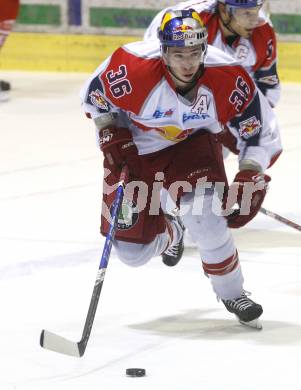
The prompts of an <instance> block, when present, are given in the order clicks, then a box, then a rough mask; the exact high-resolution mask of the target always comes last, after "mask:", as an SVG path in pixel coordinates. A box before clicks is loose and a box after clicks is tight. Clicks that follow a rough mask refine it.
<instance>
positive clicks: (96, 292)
mask: <svg viewBox="0 0 301 390" xmlns="http://www.w3.org/2000/svg"><path fill="white" fill-rule="evenodd" d="M127 181H128V168H127V167H126V166H124V167H123V169H122V171H121V174H120V181H119V184H118V188H117V192H116V196H115V200H114V204H113V210H112V213H111V214H112V215H111V217H112V219H111V223H110V229H109V232H108V234H107V237H106V241H105V244H104V248H103V251H102V256H101V260H100V264H99V267H98V271H97V276H96V280H95V284H94V288H93V293H92V297H91V301H90V305H89V310H88V313H87V317H86V322H85V326H84V330H83V333H82V337H81V339H80V341H79V342H74V341H70V340H67V339H65V338H64V337H61V336H59V335H57V334H55V333H52V332H49V331H48V330H45V329H43V330H42V332H41V336H40V345H41V347H43V348H46V349H50V350H51V351H55V352H59V353H62V354H65V355H70V356H76V357H81V356H83V354H84V353H85V350H86V347H87V343H88V341H89V337H90V333H91V330H92V325H93V322H94V318H95V313H96V309H97V304H98V300H99V296H100V292H101V289H102V285H103V282H104V278H105V273H106V269H107V266H108V262H109V257H110V253H111V249H112V242H113V239H114V236H115V232H116V226H117V221H118V214H119V210H120V207H121V204H122V200H123V195H124V189H125V185H126V183H127Z"/></svg>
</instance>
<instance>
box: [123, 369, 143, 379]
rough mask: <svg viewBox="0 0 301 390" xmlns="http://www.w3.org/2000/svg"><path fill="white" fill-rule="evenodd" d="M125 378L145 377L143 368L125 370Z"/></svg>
mask: <svg viewBox="0 0 301 390" xmlns="http://www.w3.org/2000/svg"><path fill="white" fill-rule="evenodd" d="M125 373H126V375H127V376H132V377H137V376H145V369H144V368H127V369H126V370H125Z"/></svg>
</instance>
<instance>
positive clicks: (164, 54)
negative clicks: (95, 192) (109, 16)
mask: <svg viewBox="0 0 301 390" xmlns="http://www.w3.org/2000/svg"><path fill="white" fill-rule="evenodd" d="M159 39H160V42H158V41H151V42H146V41H142V42H134V43H130V44H127V45H125V46H123V47H121V48H119V49H117V50H116V51H115V52H114V53H113V54H112V55H111V56H110V57H109V58H108V59H107V60H105V61H104V62H103V63H102V64H101V65H100V66H99V67H98V69H97V70H96V71H95V73H94V74H93V75H92V76H91V78H90V79H89V80H88V81H87V83H86V84H85V86H84V87H83V89H82V91H81V99H82V104H83V108H84V110H85V112H86V115H87V116H88V117H89V118H92V119H93V121H94V123H95V125H96V129H97V136H98V142H99V145H100V149H101V150H102V152H103V155H104V172H105V174H104V184H103V189H104V191H103V192H104V193H103V211H102V224H101V231H102V234H104V235H105V234H106V233H107V231H108V219H109V218H108V217H107V216H108V214H109V211H108V210H110V207H111V206H112V203H113V200H114V192H115V191H114V189H116V183H118V179H119V174H120V170H121V167H122V164H124V163H125V164H126V165H127V166H128V167H129V171H130V176H131V179H132V181H131V182H130V183H129V184H128V188H127V190H128V189H129V191H128V192H126V198H125V200H124V202H123V206H122V217H121V218H120V219H119V222H118V230H117V233H116V236H115V241H114V243H113V245H114V248H115V250H116V253H117V255H118V257H119V258H120V260H121V261H123V262H124V263H126V264H128V265H130V266H133V267H136V266H141V265H143V264H145V263H147V262H148V261H149V260H150V259H151V258H152V257H154V256H159V255H162V259H163V262H164V263H165V264H166V265H169V266H174V265H176V264H177V263H178V261H179V260H180V259H181V256H182V254H183V232H184V226H185V228H186V229H188V230H189V232H190V234H191V236H192V237H193V239H194V241H195V242H197V243H198V246H199V250H200V256H201V261H202V266H203V270H204V272H205V274H206V275H207V276H208V277H209V278H210V280H211V283H212V286H213V290H214V292H215V293H216V295H217V296H218V297H219V298H220V299H221V300H222V302H223V303H224V305H225V307H226V308H227V310H228V311H230V312H231V313H234V314H235V315H236V316H237V317H238V318H239V320H240V321H242V322H244V323H247V324H249V325H250V324H252V325H253V323H254V321H255V323H256V319H257V318H258V317H259V316H260V315H261V314H262V307H261V305H259V304H257V303H255V302H253V301H252V300H251V299H249V297H248V296H247V295H246V293H245V291H244V288H243V281H244V280H243V275H242V270H241V266H240V263H239V256H238V252H237V249H236V246H235V243H234V241H233V237H232V234H231V231H230V229H229V227H231V228H239V227H241V226H244V225H245V224H246V223H248V222H249V221H250V220H252V219H253V218H254V216H255V215H256V214H257V212H258V210H259V208H260V206H261V204H262V202H263V200H264V198H265V194H266V189H267V185H268V182H269V181H270V177H269V176H268V175H267V174H265V173H264V172H265V170H266V169H267V168H268V167H269V166H271V165H272V164H273V162H274V161H275V160H276V158H277V157H278V156H279V154H280V153H281V142H280V138H279V132H278V128H277V124H276V121H275V120H274V118H275V116H274V113H273V110H272V109H271V107H270V106H269V104H268V103H267V101H266V99H265V98H264V97H263V95H262V94H261V92H260V91H259V90H258V89H257V88H256V86H255V84H254V82H253V81H252V79H251V78H250V76H249V75H248V73H247V72H246V71H245V70H244V69H243V68H242V67H241V66H236V65H235V62H234V60H233V58H232V57H229V56H227V55H226V54H224V53H223V52H222V51H220V50H218V49H216V48H214V47H212V46H209V45H207V30H206V28H205V27H204V24H203V22H202V20H201V18H200V17H199V15H198V13H197V12H196V11H195V10H193V9H189V10H178V11H175V12H167V13H166V14H165V15H164V17H163V20H162V23H161V25H160V29H159ZM225 125H227V126H228V127H229V129H231V132H233V135H234V136H235V137H236V141H237V148H238V149H239V151H240V153H239V171H238V173H237V174H236V176H235V179H234V183H233V184H232V185H231V186H230V187H228V185H227V178H226V174H225V169H224V163H223V157H222V152H221V144H220V143H219V141H218V135H219V134H220V133H221V132H222V130H223V126H225ZM218 183H224V184H225V185H226V189H227V190H226V191H225V193H224V196H223V205H224V208H225V210H226V214H228V211H229V209H230V208H231V207H232V204H233V203H235V200H236V201H237V202H236V203H237V204H238V205H240V206H241V209H240V211H239V210H238V212H237V211H236V212H235V213H231V214H229V215H228V216H227V217H224V216H223V214H222V213H220V212H216V209H217V208H216V206H215V202H217V203H218V204H219V210H220V208H221V205H220V202H218V197H216V196H215V195H216V191H215V186H214V184H218ZM160 185H162V186H164V187H165V188H166V189H168V191H170V192H171V193H172V196H173V197H174V198H176V200H177V204H178V205H179V210H180V211H179V215H180V216H172V215H169V216H166V215H164V213H163V212H162V209H161V208H160V207H158V209H157V210H156V207H155V206H156V205H157V203H158V196H156V194H157V193H158V191H157V192H156V191H154V189H156V188H158V187H160ZM246 186H247V187H248V186H249V187H250V186H252V188H253V191H251V193H250V192H249V195H250V197H249V202H245V197H244V195H243V192H242V191H243V188H245V187H246ZM205 187H206V188H205ZM201 188H202V189H203V190H204V191H203V193H202V196H201V195H200V193H201V191H199V190H200V189H201ZM233 188H237V189H238V195H237V199H236V198H235V199H234V198H233V197H231V196H230V194H231V193H232V189H233ZM138 190H139V191H138ZM129 193H131V195H133V196H129V195H127V194H129ZM232 194H233V193H232ZM233 199H234V201H233ZM243 203H248V207H247V209H245V210H244V211H242V209H243Z"/></svg>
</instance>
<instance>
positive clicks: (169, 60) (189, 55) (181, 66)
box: [163, 46, 202, 86]
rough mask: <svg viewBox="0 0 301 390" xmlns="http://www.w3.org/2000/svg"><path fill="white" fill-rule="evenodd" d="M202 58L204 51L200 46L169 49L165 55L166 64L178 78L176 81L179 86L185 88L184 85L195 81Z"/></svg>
mask: <svg viewBox="0 0 301 390" xmlns="http://www.w3.org/2000/svg"><path fill="white" fill-rule="evenodd" d="M201 57H202V49H201V47H200V46H192V47H168V49H167V52H166V53H165V54H164V55H163V58H164V61H165V63H166V64H167V65H168V66H169V67H170V68H171V71H172V74H173V75H174V76H176V78H177V80H176V79H175V83H176V84H177V86H183V84H185V83H189V82H191V81H192V80H193V77H194V76H195V74H196V73H197V71H198V70H199V67H200V63H201ZM181 81H182V82H183V83H181Z"/></svg>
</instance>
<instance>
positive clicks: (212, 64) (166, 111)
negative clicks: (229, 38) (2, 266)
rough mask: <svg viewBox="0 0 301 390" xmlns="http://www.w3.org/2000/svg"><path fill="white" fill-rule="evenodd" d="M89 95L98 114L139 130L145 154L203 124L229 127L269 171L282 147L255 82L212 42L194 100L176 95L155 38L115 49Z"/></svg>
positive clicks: (85, 96)
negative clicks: (114, 117) (109, 115)
mask: <svg viewBox="0 0 301 390" xmlns="http://www.w3.org/2000/svg"><path fill="white" fill-rule="evenodd" d="M82 100H83V103H84V109H85V111H86V113H88V114H89V116H91V117H92V118H94V119H96V118H98V117H101V116H103V115H108V113H112V114H116V116H117V118H118V119H117V126H126V127H128V128H130V130H131V131H132V133H133V138H134V141H135V144H136V145H137V148H138V151H139V154H148V153H153V152H156V151H158V150H162V149H164V148H167V147H169V146H171V145H174V144H176V143H178V142H181V141H183V140H185V139H186V138H187V137H189V136H190V135H191V134H193V133H195V132H197V131H199V130H202V129H206V130H208V131H210V132H211V133H219V132H221V131H222V130H223V127H224V126H225V125H227V126H228V127H229V128H230V129H231V131H232V132H233V134H234V135H235V136H236V138H237V140H238V142H237V146H238V148H239V150H240V158H241V159H242V158H251V159H253V160H254V161H256V162H258V164H260V165H261V166H262V167H263V169H265V168H267V167H268V165H269V164H270V160H271V158H272V157H273V156H274V155H275V154H277V153H278V152H279V151H280V149H281V145H280V140H279V134H278V128H277V125H276V121H275V118H274V114H273V112H272V110H271V109H270V107H269V105H268V103H267V102H266V101H265V99H264V98H263V97H262V95H261V94H260V93H259V92H258V90H257V88H256V86H255V85H254V83H253V81H252V79H251V78H250V77H249V75H248V74H247V73H246V72H245V71H244V69H243V68H242V67H240V66H237V65H235V62H234V61H233V59H232V58H231V57H229V56H227V55H225V54H224V53H222V52H221V51H220V50H218V49H216V48H213V47H211V46H209V47H208V54H207V56H206V61H205V72H204V74H203V76H202V77H201V78H200V79H199V80H198V83H197V86H196V94H195V98H194V100H193V101H188V100H186V99H185V97H183V96H181V95H179V94H178V93H177V91H176V89H175V86H174V83H173V81H172V79H171V77H170V74H169V72H168V70H167V68H166V67H165V65H164V64H163V61H162V59H161V54H160V47H159V44H158V42H155V41H153V42H135V43H131V44H128V45H125V46H124V47H122V48H119V49H118V50H116V51H115V52H114V53H113V55H112V56H111V57H110V58H108V59H107V60H106V61H105V62H104V63H103V64H102V65H101V66H100V67H99V68H98V69H97V70H96V72H95V73H94V75H93V76H92V77H91V79H90V80H89V81H88V82H87V83H86V85H85V87H84V88H83V90H82ZM262 101H263V102H262ZM261 104H262V107H263V109H262V108H261Z"/></svg>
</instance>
